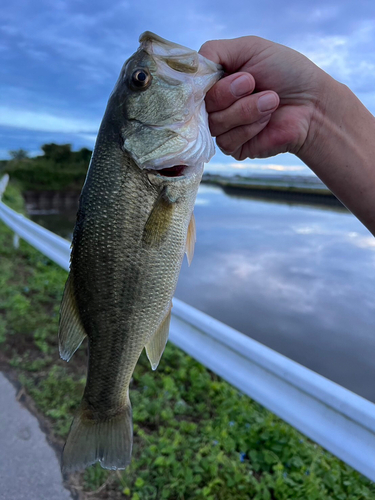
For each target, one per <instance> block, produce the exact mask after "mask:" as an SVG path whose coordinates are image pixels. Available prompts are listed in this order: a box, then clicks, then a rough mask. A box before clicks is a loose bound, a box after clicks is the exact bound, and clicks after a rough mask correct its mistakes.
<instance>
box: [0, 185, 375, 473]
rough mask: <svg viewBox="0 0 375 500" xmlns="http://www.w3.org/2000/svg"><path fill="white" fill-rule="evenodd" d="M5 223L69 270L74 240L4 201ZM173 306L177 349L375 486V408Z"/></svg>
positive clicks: (208, 319) (0, 209)
mask: <svg viewBox="0 0 375 500" xmlns="http://www.w3.org/2000/svg"><path fill="white" fill-rule="evenodd" d="M1 187H3V186H2V184H1V181H0V198H1V194H2V193H1ZM0 219H2V220H3V222H4V223H5V224H6V225H8V226H9V227H10V228H11V229H12V230H13V231H14V232H15V233H16V234H17V235H19V237H21V238H22V239H24V240H25V241H27V242H28V243H30V244H31V245H32V246H34V247H35V248H37V249H38V250H39V251H40V252H42V253H43V254H44V255H46V256H47V257H49V258H50V259H51V260H53V261H54V262H56V263H57V264H58V265H60V266H61V267H62V268H64V269H66V270H68V269H69V256H70V244H69V242H68V241H66V240H64V239H63V238H61V237H60V236H57V235H56V234H54V233H52V232H50V231H48V230H47V229H44V228H42V227H40V226H39V225H38V224H35V223H34V222H32V221H30V220H29V219H27V218H26V217H24V216H22V215H20V214H18V213H16V212H14V211H13V210H11V209H10V208H9V207H7V206H6V205H4V203H2V202H0ZM173 306H174V307H173V309H172V320H171V328H170V340H171V341H172V342H173V343H174V344H175V345H177V346H178V347H180V348H181V349H183V350H184V351H185V352H186V353H188V354H189V355H190V356H192V357H193V358H195V359H196V360H198V361H199V362H201V363H202V364H203V365H205V366H206V367H207V368H209V369H210V370H212V371H213V372H215V373H216V374H217V375H219V376H221V377H222V378H224V379H225V380H227V381H228V382H229V383H230V384H232V385H233V386H235V387H236V388H238V389H239V390H240V391H241V392H243V393H245V394H247V395H248V396H250V397H251V398H253V399H255V400H256V401H258V402H259V403H260V404H262V405H264V406H265V407H266V408H268V409H269V410H271V411H272V412H273V413H275V414H276V415H278V416H279V417H281V418H282V419H283V420H285V421H286V422H288V423H289V424H291V425H292V426H293V427H295V428H297V429H298V430H299V431H301V432H302V433H304V434H305V435H306V436H308V437H309V438H311V439H313V440H314V441H315V442H316V443H319V444H320V445H321V446H323V447H324V448H326V449H327V450H328V451H330V452H331V453H333V454H334V455H336V456H337V457H338V458H340V459H341V460H343V461H344V462H346V463H347V464H349V465H350V466H352V467H353V468H354V469H356V470H357V471H359V472H361V473H362V474H363V475H365V476H367V477H368V478H369V479H371V480H373V481H375V404H373V403H371V402H370V401H367V400H366V399H364V398H362V397H360V396H358V395H357V394H354V393H353V392H351V391H349V390H347V389H345V388H343V387H341V386H339V385H338V384H335V383H334V382H331V381H330V380H328V379H326V378H324V377H322V376H321V375H318V374H317V373H315V372H313V371H311V370H309V369H308V368H305V367H304V366H302V365H300V364H298V363H296V362H295V361H292V360H290V359H288V358H287V357H285V356H283V355H281V354H279V353H277V352H275V351H273V350H272V349H270V348H268V347H266V346H264V345H262V344H260V343H259V342H256V341H255V340H253V339H251V338H249V337H247V336H246V335H244V334H242V333H240V332H238V331H236V330H234V329H233V328H230V327H229V326H227V325H224V324H223V323H221V322H220V321H217V320H216V319H214V318H211V317H210V316H208V315H207V314H204V313H202V312H200V311H198V310H197V309H195V308H193V307H191V306H189V305H187V304H185V303H183V302H181V301H180V300H178V299H176V298H175V299H173Z"/></svg>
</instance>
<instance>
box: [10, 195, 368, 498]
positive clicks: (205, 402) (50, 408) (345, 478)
mask: <svg viewBox="0 0 375 500" xmlns="http://www.w3.org/2000/svg"><path fill="white" fill-rule="evenodd" d="M12 196H13V197H14V199H13V201H11V203H12V204H13V206H20V204H21V202H20V199H19V198H17V194H16V191H15V192H14V193H13V195H12ZM8 201H9V200H8ZM65 279H66V272H65V271H63V270H62V269H60V268H58V266H56V265H55V264H53V263H52V262H51V261H50V260H48V259H47V258H46V257H44V256H43V255H42V254H40V253H39V252H37V251H36V250H34V249H33V248H31V247H30V246H29V245H27V244H26V243H24V242H21V245H20V248H19V249H18V250H17V251H16V250H14V249H13V247H12V233H11V231H10V230H8V229H7V228H6V227H5V226H4V225H3V224H2V223H0V352H1V358H2V361H3V362H5V363H6V364H7V365H8V366H10V367H11V368H12V369H13V370H15V371H16V372H17V374H18V377H19V380H20V381H21V382H22V384H23V385H24V387H25V389H26V391H27V392H28V394H29V395H30V396H31V397H32V398H33V399H34V401H35V404H36V405H37V407H38V409H39V410H40V411H41V412H42V413H43V414H44V415H45V417H46V419H48V420H49V422H50V423H52V427H53V432H54V434H55V435H56V436H58V437H61V438H62V439H63V438H65V437H66V435H67V432H68V430H69V426H70V422H71V419H72V416H73V414H74V412H75V410H76V409H77V407H78V404H79V401H80V398H81V395H82V392H83V388H84V383H85V365H86V353H85V346H83V347H81V348H80V349H79V350H78V351H77V352H76V353H75V355H74V357H73V359H72V361H71V362H70V363H65V362H64V361H62V360H60V359H59V357H58V351H57V338H56V336H57V326H58V310H59V302H60V299H61V295H62V291H63V286H64V282H65ZM131 400H132V405H133V414H134V434H135V442H134V450H133V460H132V463H131V465H130V467H129V468H128V469H127V470H125V471H121V472H117V473H116V472H109V471H105V470H103V469H101V468H100V467H99V466H95V467H92V468H89V469H88V470H87V471H86V472H85V473H83V474H82V475H81V476H80V484H81V486H82V487H83V488H84V490H85V491H88V492H89V491H94V490H98V492H97V494H96V495H95V497H93V496H90V498H111V499H117V498H118V499H120V498H124V499H131V500H154V499H155V500H156V499H165V500H190V499H191V500H193V499H194V500H250V499H251V500H292V499H301V500H302V499H303V500H318V499H319V500H324V499H327V500H331V499H332V500H345V499H348V500H349V499H350V500H365V499H369V500H370V499H373V498H374V496H375V485H374V484H373V483H372V482H371V481H369V480H367V479H366V478H364V477H363V476H361V475H360V474H359V473H357V472H356V471H354V470H353V469H351V468H350V467H349V466H347V465H345V464H344V463H343V462H341V461H340V460H338V459H336V458H335V457H333V456H332V455H331V454H329V453H328V452H326V451H325V450H323V449H322V448H321V447H319V446H317V445H316V444H314V443H313V442H311V441H309V440H308V439H306V438H305V437H304V436H302V435H301V434H300V433H299V432H297V431H296V430H295V429H294V428H292V427H290V426H289V425H287V424H286V423H284V422H283V421H281V420H280V419H279V418H277V417H276V416H275V415H273V414H272V413H270V412H269V411H267V410H266V409H264V408H263V407H261V406H260V405H258V404H257V403H256V402H254V401H252V400H251V399H250V398H248V397H247V396H244V395H243V394H241V393H239V392H238V391H237V390H236V389H234V388H233V387H231V386H230V385H229V384H227V383H226V382H225V381H223V380H222V379H220V378H219V377H217V376H216V375H214V374H213V373H212V372H210V371H208V370H207V369H205V368H204V367H203V366H202V365H200V364H199V363H197V362H196V361H194V360H193V359H191V358H190V357H189V356H187V355H185V354H184V353H182V351H180V350H179V349H177V348H176V347H174V346H173V345H171V344H168V346H167V348H166V351H165V353H164V355H163V358H162V361H161V363H160V366H159V368H158V370H157V371H156V372H152V371H151V369H150V366H149V363H148V360H147V359H146V357H145V356H144V355H142V356H141V359H140V361H139V363H138V366H137V368H136V370H135V373H134V378H133V382H132V385H131Z"/></svg>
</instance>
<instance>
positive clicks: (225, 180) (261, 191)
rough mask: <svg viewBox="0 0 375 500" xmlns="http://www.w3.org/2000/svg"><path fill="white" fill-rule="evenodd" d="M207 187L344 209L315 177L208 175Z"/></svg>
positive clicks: (205, 180) (203, 181) (204, 178)
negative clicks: (211, 186)
mask: <svg viewBox="0 0 375 500" xmlns="http://www.w3.org/2000/svg"><path fill="white" fill-rule="evenodd" d="M202 183H203V184H211V185H215V186H220V187H221V188H222V189H223V191H224V192H225V193H227V194H229V195H230V194H232V195H236V194H241V195H242V196H246V195H248V196H249V197H250V196H251V197H260V198H268V199H284V200H290V201H305V202H313V203H314V202H315V203H322V204H325V205H331V206H332V205H334V206H341V207H343V205H342V203H341V202H340V201H339V200H338V199H337V198H336V196H335V195H334V194H333V193H332V192H331V191H330V190H329V189H328V188H327V187H326V186H325V185H324V184H323V183H322V182H321V181H320V180H319V179H318V178H315V177H303V176H259V177H255V176H254V177H242V176H238V175H236V176H233V177H226V176H222V175H213V174H209V173H206V174H204V175H203V178H202Z"/></svg>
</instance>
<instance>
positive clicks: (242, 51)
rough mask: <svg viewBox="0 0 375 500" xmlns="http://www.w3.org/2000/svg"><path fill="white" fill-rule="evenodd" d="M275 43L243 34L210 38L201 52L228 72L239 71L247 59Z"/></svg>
mask: <svg viewBox="0 0 375 500" xmlns="http://www.w3.org/2000/svg"><path fill="white" fill-rule="evenodd" d="M272 45H273V43H272V42H270V41H268V40H265V39H264V38H259V37H257V36H243V37H241V38H234V39H232V40H210V41H209V42H206V43H204V44H203V45H202V47H201V48H200V49H199V53H200V54H202V56H204V57H207V59H210V60H211V61H214V62H216V63H218V64H221V65H222V66H223V68H224V69H225V71H226V72H227V73H234V72H235V71H238V70H239V69H240V68H241V67H242V66H243V65H244V64H245V63H246V62H247V61H250V60H251V58H252V57H253V56H254V55H255V54H257V53H260V52H262V51H263V50H265V49H267V48H268V47H270V46H272Z"/></svg>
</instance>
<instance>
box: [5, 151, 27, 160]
mask: <svg viewBox="0 0 375 500" xmlns="http://www.w3.org/2000/svg"><path fill="white" fill-rule="evenodd" d="M9 155H10V157H11V158H12V160H25V158H28V153H27V151H25V150H24V149H15V150H14V151H13V150H12V151H9Z"/></svg>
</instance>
